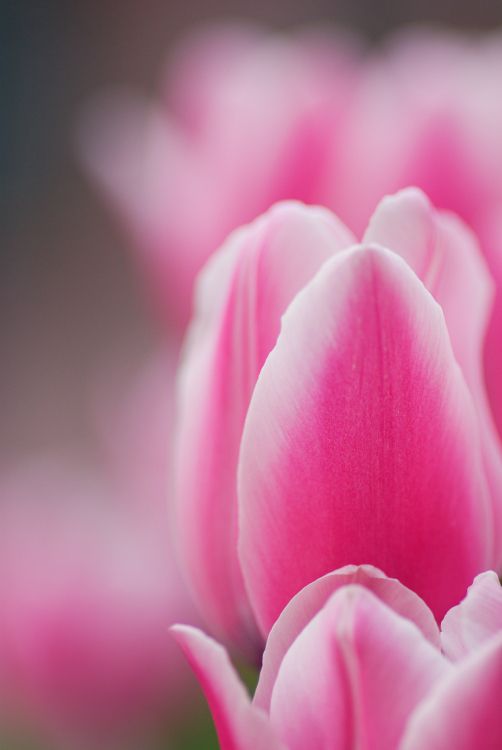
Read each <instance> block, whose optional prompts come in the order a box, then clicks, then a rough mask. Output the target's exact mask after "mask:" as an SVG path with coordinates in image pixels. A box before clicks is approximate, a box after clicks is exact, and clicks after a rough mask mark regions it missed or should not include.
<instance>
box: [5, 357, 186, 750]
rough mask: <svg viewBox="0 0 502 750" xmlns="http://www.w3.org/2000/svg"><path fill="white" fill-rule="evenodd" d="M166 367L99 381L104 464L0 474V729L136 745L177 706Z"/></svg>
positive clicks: (182, 608) (154, 363) (50, 465)
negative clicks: (171, 634)
mask: <svg viewBox="0 0 502 750" xmlns="http://www.w3.org/2000/svg"><path fill="white" fill-rule="evenodd" d="M173 371H174V368H173V362H172V361H171V358H170V356H169V355H166V354H159V355H157V356H155V357H153V358H152V359H151V361H150V362H149V363H148V364H147V366H146V367H145V368H144V370H143V371H142V372H141V373H140V375H139V376H135V377H133V378H125V376H124V374H122V375H120V374H119V373H117V372H114V373H113V382H114V391H112V389H111V388H110V387H109V386H108V383H107V382H106V383H102V384H101V389H100V395H101V397H100V398H99V399H98V409H97V410H96V411H97V416H98V424H97V432H98V445H97V448H98V453H99V454H100V456H101V465H100V467H99V472H98V470H97V469H96V470H93V471H91V470H89V469H87V468H85V467H84V466H83V465H80V464H79V465H74V464H73V463H71V462H69V461H67V460H65V457H64V456H60V457H59V458H58V459H57V460H56V459H55V458H54V459H50V460H45V461H42V460H40V461H38V462H35V461H34V460H33V461H31V462H29V461H25V462H24V463H21V464H20V466H19V467H18V468H17V469H16V470H15V471H14V470H13V471H12V472H11V473H10V474H8V475H7V476H4V477H3V479H2V485H1V492H0V494H1V497H0V596H1V599H2V618H1V622H0V709H1V717H0V728H1V727H2V726H3V727H4V728H5V727H6V725H8V724H10V725H13V729H14V730H16V731H19V729H21V731H22V730H23V727H24V726H25V725H28V727H29V728H31V730H32V731H33V733H34V734H35V735H38V734H42V735H43V736H45V737H46V739H47V741H48V742H50V743H51V744H50V747H53V746H57V747H58V748H61V749H62V750H68V748H69V747H71V748H72V750H73V748H75V750H81V749H82V750H94V748H96V750H102V748H103V747H107V748H110V750H115V748H117V750H129V748H131V750H136V749H137V748H138V747H140V746H141V747H145V748H146V747H149V746H150V744H149V742H150V741H151V742H153V741H154V739H155V738H154V736H153V735H154V734H155V733H158V732H160V731H162V732H164V729H165V727H166V725H169V722H170V721H172V719H173V717H176V719H178V718H179V716H181V715H182V713H183V711H184V710H185V709H186V702H187V700H188V699H189V697H191V694H190V689H189V688H190V682H189V681H190V674H189V670H187V668H186V665H185V664H184V663H183V660H182V659H180V654H179V650H178V649H177V648H176V647H173V646H174V644H173V645H172V644H171V642H170V639H169V637H168V633H167V628H168V627H169V625H170V624H172V623H173V622H174V621H180V620H181V621H183V622H189V623H196V622H198V618H197V616H196V615H195V613H194V610H193V605H192V604H191V602H190V600H189V596H188V594H187V591H186V589H185V587H184V585H183V583H182V581H181V578H180V575H179V572H178V569H177V566H176V563H175V561H174V558H173V555H172V553H171V546H172V545H171V539H170V528H169V508H168V484H169V479H168V473H169V472H168V453H169V441H170V433H171V425H172V414H171V401H172V398H171V392H172V382H173V377H172V376H173ZM187 678H188V679H187ZM192 697H193V696H192ZM151 735H152V736H151Z"/></svg>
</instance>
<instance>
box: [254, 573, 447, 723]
mask: <svg viewBox="0 0 502 750" xmlns="http://www.w3.org/2000/svg"><path fill="white" fill-rule="evenodd" d="M349 584H358V585H360V586H364V587H365V588H367V589H369V590H370V591H372V592H373V594H375V595H376V596H378V598H379V599H381V600H382V601H383V602H385V604H387V606H389V607H390V608H391V609H393V610H394V611H395V612H397V614H399V615H402V616H403V617H406V618H407V619H408V620H410V621H411V622H414V623H415V625H417V626H418V628H420V630H421V631H422V634H423V635H424V636H425V638H427V640H429V641H430V642H431V643H432V644H433V645H434V646H436V648H440V637H439V628H438V626H437V624H436V621H435V620H434V616H433V614H432V612H431V611H430V609H429V608H428V607H427V605H426V604H425V603H424V602H423V601H422V600H421V599H420V597H418V596H417V595H416V594H414V593H413V591H410V590H409V589H407V588H406V586H403V585H402V584H401V583H400V582H399V581H398V580H396V579H395V578H387V576H386V575H385V574H384V573H382V572H381V571H380V570H378V568H374V567H373V566H371V565H359V566H356V565H347V566H345V567H344V568H340V569H339V570H335V571H333V573H328V574H327V575H325V576H323V577H322V578H318V579H317V581H314V582H313V583H310V584H309V585H308V586H305V588H303V589H302V590H301V591H300V592H299V593H298V594H296V596H294V597H293V599H292V600H291V601H290V602H289V604H288V605H287V606H286V608H285V609H284V610H283V611H282V613H281V614H280V616H279V619H278V620H277V622H276V623H275V624H274V626H273V627H272V630H271V631H270V633H269V636H268V639H267V645H266V648H265V651H264V654H263V666H262V669H261V672H260V679H259V681H258V685H257V687H256V692H255V695H254V699H253V700H254V703H255V704H256V705H258V706H260V707H261V708H264V709H265V710H266V711H268V710H269V709H270V698H271V696H272V690H273V687H274V683H275V680H276V677H277V673H278V671H279V668H280V666H281V663H282V660H283V658H284V656H285V654H286V652H287V650H288V649H289V647H290V646H291V644H292V643H293V641H294V640H295V639H296V638H297V636H298V635H299V634H300V632H301V631H302V630H303V628H304V627H305V626H306V625H307V624H308V623H309V622H310V620H311V619H312V618H313V617H314V615H315V614H316V613H317V612H319V611H320V610H321V609H322V607H323V606H324V604H325V603H326V601H327V600H328V599H329V598H330V597H331V595H332V594H333V593H334V592H335V591H337V590H338V589H340V588H342V586H347V585H349Z"/></svg>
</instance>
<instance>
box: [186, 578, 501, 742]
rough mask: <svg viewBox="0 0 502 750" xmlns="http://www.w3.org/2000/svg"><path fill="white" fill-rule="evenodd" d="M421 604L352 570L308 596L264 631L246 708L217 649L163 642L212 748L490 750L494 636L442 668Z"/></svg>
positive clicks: (194, 642)
mask: <svg viewBox="0 0 502 750" xmlns="http://www.w3.org/2000/svg"><path fill="white" fill-rule="evenodd" d="M434 628H435V626H434V620H433V617H432V614H431V612H430V611H429V610H428V609H427V607H426V605H425V604H424V603H423V602H421V601H420V599H419V598H418V597H416V595H414V594H413V593H412V592H411V591H408V590H407V589H406V588H405V587H404V586H402V584H400V583H399V582H398V581H396V580H392V579H388V578H386V577H385V576H384V575H383V574H381V573H380V572H379V571H377V570H375V569H372V568H368V567H366V566H365V567H363V568H359V569H357V568H350V569H345V570H343V571H335V572H334V573H332V574H329V575H328V576H326V577H325V578H324V579H323V580H321V581H316V582H315V583H313V584H311V585H310V586H308V587H307V588H306V589H304V590H303V591H301V592H300V593H299V594H297V595H296V597H294V598H293V600H292V601H291V602H290V603H289V604H288V606H287V607H286V609H285V611H284V612H283V613H282V614H281V616H280V617H279V619H278V620H277V622H276V623H275V625H274V626H273V628H272V630H271V632H270V635H269V639H268V643H267V648H266V650H265V653H264V660H263V668H262V671H261V674H260V680H259V683H258V688H257V691H256V694H255V697H254V699H253V700H252V701H251V700H250V699H249V697H248V696H247V694H246V691H245V690H244V688H243V687H242V686H241V685H240V684H239V680H238V677H237V675H236V673H235V672H234V670H233V668H232V666H231V664H230V661H229V659H228V657H227V656H226V654H225V652H224V650H223V649H222V647H221V646H219V645H218V644H217V643H215V642H214V641H212V640H211V639H210V638H208V637H207V636H205V635H203V634H202V633H201V632H200V631H198V630H196V629H193V628H188V627H186V626H177V627H176V628H174V633H175V636H176V638H177V640H178V641H179V643H180V645H181V646H182V648H183V650H184V651H185V653H186V655H187V657H188V659H189V661H190V663H191V665H192V667H193V668H194V670H195V672H196V674H197V676H198V678H199V681H200V683H201V685H202V687H203V689H204V692H205V693H206V697H207V700H208V702H209V705H210V708H211V711H212V714H213V718H214V722H215V725H216V729H217V731H218V736H219V740H220V747H221V750H251V748H263V750H265V749H267V750H269V749H272V748H277V749H278V750H279V749H280V750H297V749H298V750H310V748H312V750H313V749H314V748H315V750H323V748H326V750H328V748H334V747H336V748H337V750H343V749H344V748H347V750H349V748H353V747H355V746H357V747H358V748H361V750H365V749H366V748H367V749H368V750H369V749H370V748H371V750H379V749H380V748H381V750H411V749H412V748H413V750H439V748H441V749H444V750H447V749H449V748H453V747H455V748H460V749H461V750H477V748H479V747H483V748H486V749H487V750H496V748H498V747H500V745H501V743H502V722H501V721H500V712H499V699H498V695H499V694H500V689H501V688H502V633H500V632H499V633H497V634H496V635H494V636H493V637H491V638H490V639H489V640H487V641H486V643H485V644H483V645H482V646H480V647H479V648H476V649H475V650H474V651H473V652H472V654H470V655H469V656H468V657H467V658H465V659H462V660H461V661H459V662H457V663H456V664H452V663H451V662H449V661H448V659H447V658H445V657H444V656H443V655H442V654H441V652H440V649H439V648H438V646H437V638H438V632H437V627H436V629H435V630H434Z"/></svg>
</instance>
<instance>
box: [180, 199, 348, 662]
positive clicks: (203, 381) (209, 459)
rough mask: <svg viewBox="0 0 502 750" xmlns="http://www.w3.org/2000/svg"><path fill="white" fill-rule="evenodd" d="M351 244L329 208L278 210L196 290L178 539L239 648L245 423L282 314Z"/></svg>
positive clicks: (227, 252) (185, 384)
mask: <svg viewBox="0 0 502 750" xmlns="http://www.w3.org/2000/svg"><path fill="white" fill-rule="evenodd" d="M351 240H352V237H351V235H350V233H349V232H348V230H346V229H345V227H344V226H343V225H342V224H340V223H339V222H338V221H337V220H336V219H335V218H334V217H333V216H332V215H331V214H329V212H327V211H324V210H323V209H320V208H307V207H305V206H302V205H300V204H296V203H283V204H278V205H277V206H275V207H274V208H273V209H271V211H270V212H269V213H267V214H266V215H265V216H263V217H262V218H260V219H259V220H258V221H256V222H255V223H253V224H252V225H250V226H249V227H247V228H245V229H243V230H240V231H239V232H237V233H235V234H234V235H232V236H231V238H230V240H229V242H228V243H227V245H226V246H224V248H223V249H222V250H221V251H220V253H218V254H217V255H216V256H215V258H214V259H213V260H212V261H211V262H210V263H209V264H208V266H207V267H206V269H205V271H204V272H203V274H202V275H201V278H200V282H199V285H198V289H197V312H196V317H195V319H194V322H193V325H192V327H191V329H190V333H189V340H188V344H187V347H186V350H185V357H184V363H183V366H182V369H181V373H180V379H179V392H178V406H179V420H178V431H177V444H176V453H175V473H176V483H175V501H176V515H177V536H178V539H179V542H180V552H181V556H182V560H183V564H184V567H185V570H186V571H187V574H188V577H189V580H190V583H191V585H192V587H193V590H194V592H195V596H196V599H197V601H198V602H199V603H200V605H201V607H202V608H203V611H204V612H205V615H206V617H207V619H208V621H209V622H210V623H211V624H212V626H213V627H214V628H216V629H217V631H218V632H220V633H222V634H224V635H225V636H226V637H227V638H229V639H230V640H231V641H232V642H233V643H236V644H238V645H239V646H240V648H245V645H246V643H247V642H248V641H249V640H250V639H251V640H252V639H253V638H255V636H254V635H253V623H252V618H251V616H250V613H249V612H248V605H247V597H246V594H245V592H244V586H243V582H242V574H241V571H240V567H239V562H238V559H237V498H236V471H237V460H238V451H239V443H240V438H241V433H242V428H243V424H244V418H245V415H246V412H247V408H248V404H249V400H250V398H251V393H252V391H253V388H254V385H255V382H256V378H257V376H258V373H259V371H260V369H261V366H262V364H263V362H264V360H265V358H266V357H267V355H268V353H269V352H270V350H271V349H272V347H273V346H274V344H275V342H276V340H277V335H278V333H279V326H280V318H281V315H282V313H283V312H284V310H285V309H286V307H287V305H288V304H289V302H290V301H291V299H292V298H293V297H294V295H295V294H296V293H297V291H298V290H299V289H301V288H302V287H303V286H304V284H305V283H306V282H307V281H308V280H310V279H311V278H312V276H313V275H314V273H315V272H316V271H317V270H318V268H319V267H320V265H321V264H322V263H323V261H325V260H326V258H329V257H330V256H331V255H332V254H333V253H335V252H336V251H337V250H338V249H339V248H341V247H345V246H347V244H349V243H350V242H351ZM246 631H247V632H246Z"/></svg>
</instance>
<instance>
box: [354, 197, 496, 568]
mask: <svg viewBox="0 0 502 750" xmlns="http://www.w3.org/2000/svg"><path fill="white" fill-rule="evenodd" d="M364 239H365V241H366V242H376V243H378V244H380V245H383V246H385V247H387V248H389V249H390V250H393V251H394V252H396V253H398V254H399V255H401V256H402V257H403V258H404V259H405V260H406V262H407V263H408V264H409V265H410V266H411V268H413V270H414V271H415V273H416V274H417V275H418V276H419V277H420V278H421V279H422V281H423V282H424V284H425V285H426V286H427V288H428V290H429V291H430V292H431V294H432V295H433V296H434V297H435V299H436V300H437V301H438V302H439V304H440V305H441V307H442V309H443V312H444V315H445V319H446V324H447V326H448V332H449V335H450V339H451V343H452V347H453V351H454V354H455V358H456V360H457V362H458V363H459V365H460V366H461V368H462V371H463V373H464V377H465V379H466V382H467V385H468V386H469V388H470V390H471V393H472V395H473V398H474V401H475V405H476V409H477V412H478V415H479V419H480V424H481V435H482V440H483V456H484V462H485V466H486V472H487V477H488V481H489V484H490V490H491V494H492V498H493V507H494V520H495V523H496V533H497V543H496V547H497V559H496V561H495V563H494V564H497V565H498V564H499V563H500V561H501V560H502V557H501V556H502V489H501V488H502V446H501V444H500V441H499V437H498V434H497V431H496V429H495V425H494V422H493V419H492V415H491V410H490V407H489V404H488V399H487V392H486V387H485V383H484V374H483V343H484V340H485V335H486V332H487V327H488V322H489V319H490V313H491V310H492V307H493V298H494V284H493V281H492V278H491V276H490V273H489V271H488V268H487V266H486V263H485V261H484V259H483V256H482V255H481V251H480V249H479V246H478V242H477V240H476V238H475V237H474V235H473V234H472V232H471V231H470V230H469V229H468V228H467V226H466V225H464V224H463V222H462V221H460V219H458V218H457V217H456V216H454V215H453V214H448V213H443V212H438V211H436V210H435V209H434V208H433V206H432V205H431V204H430V202H429V200H428V198H427V197H426V196H425V195H424V193H422V192H421V191H420V190H418V189H417V188H407V189H406V190H402V191H401V192H399V193H397V194H396V195H392V196H387V197H386V198H384V199H383V200H382V201H381V203H380V204H379V205H378V207H377V209H376V211H375V213H374V215H373V217H372V219H371V221H370V223H369V226H368V229H367V230H366V233H365V237H364ZM467 299H468V300H469V304H468V305H466V303H465V301H466V300H467ZM498 550H499V551H498Z"/></svg>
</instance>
